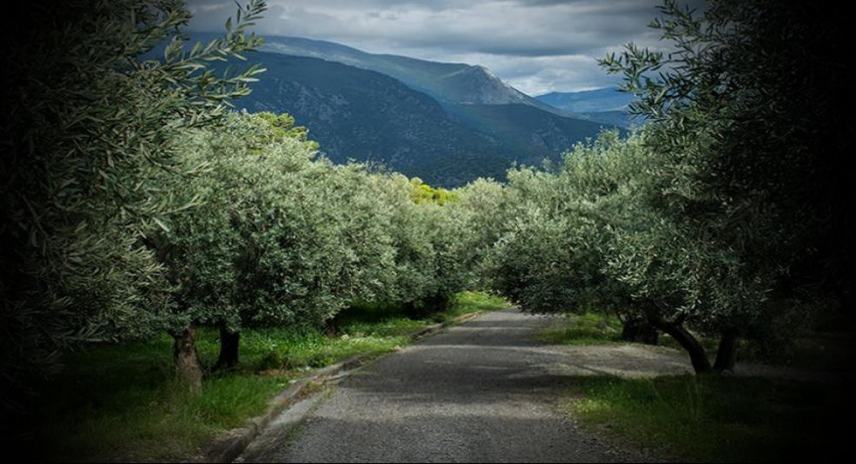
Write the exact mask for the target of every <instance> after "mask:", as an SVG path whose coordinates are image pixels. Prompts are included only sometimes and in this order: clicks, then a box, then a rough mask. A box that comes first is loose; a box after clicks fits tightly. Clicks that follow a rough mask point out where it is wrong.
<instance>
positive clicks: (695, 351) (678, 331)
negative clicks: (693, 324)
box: [652, 321, 711, 374]
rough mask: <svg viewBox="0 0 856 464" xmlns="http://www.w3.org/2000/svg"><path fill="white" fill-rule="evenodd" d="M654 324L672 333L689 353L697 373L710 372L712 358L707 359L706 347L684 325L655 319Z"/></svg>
mask: <svg viewBox="0 0 856 464" xmlns="http://www.w3.org/2000/svg"><path fill="white" fill-rule="evenodd" d="M652 324H653V325H654V326H655V327H657V328H658V329H660V330H662V331H663V332H666V333H667V334H669V335H671V336H672V338H674V339H675V340H677V342H678V343H680V344H681V346H682V347H683V348H684V350H686V351H687V353H689V355H690V361H691V362H692V364H693V369H694V370H695V372H696V374H707V373H709V372H710V370H711V367H710V360H709V359H707V353H705V352H704V347H703V346H701V343H699V341H698V340H696V338H695V337H694V336H693V334H691V333H690V332H689V331H688V330H687V329H686V328H684V326H683V325H681V324H675V323H669V322H659V323H658V322H655V321H652Z"/></svg>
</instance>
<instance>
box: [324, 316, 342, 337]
mask: <svg viewBox="0 0 856 464" xmlns="http://www.w3.org/2000/svg"><path fill="white" fill-rule="evenodd" d="M324 333H325V334H327V335H328V336H330V337H335V336H337V335H339V323H338V321H336V318H335V317H331V318H330V319H327V320H326V321H324Z"/></svg>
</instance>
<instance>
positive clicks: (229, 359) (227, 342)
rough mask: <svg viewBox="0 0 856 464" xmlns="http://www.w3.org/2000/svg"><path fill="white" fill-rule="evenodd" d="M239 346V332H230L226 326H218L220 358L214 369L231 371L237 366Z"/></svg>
mask: <svg viewBox="0 0 856 464" xmlns="http://www.w3.org/2000/svg"><path fill="white" fill-rule="evenodd" d="M240 346H241V332H237V331H235V332H232V331H230V330H229V329H228V327H226V324H220V356H218V357H217V364H215V365H214V368H215V369H231V368H233V367H235V366H237V365H238V361H239V359H238V352H239V350H240Z"/></svg>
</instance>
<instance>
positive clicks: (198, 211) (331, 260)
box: [0, 0, 853, 426]
mask: <svg viewBox="0 0 856 464" xmlns="http://www.w3.org/2000/svg"><path fill="white" fill-rule="evenodd" d="M750 3H751V6H744V3H742V2H738V1H732V0H721V1H717V2H713V4H712V5H711V6H710V7H709V8H708V9H707V10H706V11H705V13H704V15H703V16H701V17H700V16H698V15H696V14H692V13H690V12H689V11H687V10H684V9H682V8H680V7H679V6H677V5H676V4H674V3H672V2H666V3H665V5H664V7H663V13H664V16H665V18H666V19H664V20H662V21H657V22H655V23H654V24H653V25H654V26H655V27H656V28H657V29H659V30H660V31H661V32H662V35H663V38H664V39H665V40H667V41H670V42H671V43H672V45H674V47H675V52H674V53H671V54H668V55H664V54H662V53H659V52H651V51H648V50H644V49H639V48H637V47H635V46H632V45H630V46H628V48H627V50H626V51H625V52H624V53H622V54H620V55H617V56H616V55H612V56H609V57H607V58H605V59H604V60H603V64H604V66H605V67H606V68H607V70H608V71H610V72H614V73H621V74H623V75H624V76H625V78H626V84H625V90H626V91H628V92H632V93H634V94H636V95H637V96H638V101H637V102H636V103H634V104H633V110H634V111H636V112H637V113H638V114H639V115H641V116H643V117H644V120H646V121H647V123H646V125H645V126H644V127H643V128H641V129H639V130H638V131H636V132H635V133H634V134H632V135H629V136H625V135H626V134H621V133H618V132H604V133H602V134H601V135H600V136H599V137H598V138H597V139H596V140H592V141H589V142H588V143H584V144H578V145H577V146H576V147H575V148H573V149H572V150H571V151H569V152H568V153H567V154H566V155H565V156H564V159H563V161H562V162H561V163H556V164H554V165H547V166H544V167H542V168H530V167H519V168H514V169H512V170H510V171H509V172H508V174H507V179H508V180H507V182H506V183H502V184H500V183H497V182H494V181H491V180H483V179H482V180H477V181H474V182H472V183H470V184H468V185H466V186H464V187H461V188H459V189H456V190H454V191H446V190H443V189H435V188H432V187H430V186H429V185H426V184H424V183H423V182H422V181H421V180H419V179H408V178H406V177H405V176H403V175H400V174H395V173H389V172H383V171H377V170H374V169H373V168H372V167H371V166H366V165H363V164H356V163H350V164H339V165H336V164H333V163H332V162H330V161H329V160H327V159H325V158H324V157H323V156H319V154H318V150H319V146H318V144H317V143H315V142H313V141H311V140H310V139H309V135H308V134H307V131H306V130H305V129H303V128H301V127H300V126H299V125H297V124H296V122H295V120H294V119H293V118H292V117H291V116H288V115H277V114H272V113H257V114H250V113H246V112H236V111H229V105H230V102H231V100H232V99H234V98H237V97H241V96H245V95H246V94H247V93H248V92H249V91H250V88H251V87H250V85H251V84H252V83H253V82H254V81H255V80H256V79H257V78H259V77H260V76H259V74H260V73H261V72H262V71H263V69H260V68H259V67H256V66H248V67H246V68H244V69H242V70H241V71H239V72H235V71H233V70H232V69H228V68H223V69H221V68H219V67H215V68H212V67H211V63H212V62H218V61H222V62H229V61H235V60H238V61H240V60H242V59H243V58H245V57H244V54H245V53H246V52H247V51H250V50H252V49H254V48H255V47H257V46H258V45H259V43H260V40H259V39H258V38H256V37H254V36H253V35H250V34H248V33H246V31H247V28H249V27H250V26H252V25H253V21H254V20H255V19H257V18H258V17H259V16H260V15H261V14H262V12H263V11H264V9H265V5H264V2H263V1H260V0H252V1H250V2H249V4H248V5H247V6H245V7H241V9H240V12H239V14H238V15H237V16H236V17H235V19H234V21H230V22H229V23H227V25H226V33H225V35H224V36H223V37H222V38H220V39H216V40H214V41H212V42H210V43H207V44H203V45H197V46H194V47H192V48H189V47H186V46H185V43H184V40H183V39H182V35H181V28H182V27H183V26H185V25H186V23H187V21H188V19H189V13H188V11H187V10H186V9H185V8H184V6H183V4H182V2H181V1H178V0H166V1H163V0H161V1H149V0H121V1H111V2H90V1H72V2H67V3H66V4H65V5H64V6H63V7H61V8H57V9H49V8H38V7H37V8H34V9H32V11H30V12H29V13H28V14H27V15H26V17H25V18H24V19H22V20H21V21H20V23H19V24H18V25H17V29H16V30H15V32H16V33H18V32H19V33H20V36H21V37H20V38H22V39H23V40H22V42H21V43H22V44H23V45H22V46H21V47H18V48H17V49H15V50H14V51H13V52H11V53H9V54H7V55H4V67H5V68H6V69H7V70H11V74H12V75H13V76H14V77H13V80H14V82H13V84H14V88H15V89H17V91H16V92H15V93H14V94H12V95H10V97H11V98H10V102H9V105H7V107H8V108H10V109H9V111H8V114H6V115H5V116H4V118H5V119H4V122H3V132H4V133H3V137H4V139H5V140H8V141H10V144H9V146H10V147H11V153H10V154H9V155H8V156H4V157H3V158H2V160H0V163H2V189H3V200H2V208H3V217H4V223H3V227H2V229H0V234H2V237H0V238H2V241H3V243H4V247H3V250H2V266H0V272H2V284H0V300H2V301H0V304H2V307H1V309H0V323H2V324H0V360H2V366H3V369H2V385H3V394H2V401H3V404H2V407H3V409H4V415H7V414H16V415H26V414H27V412H28V411H30V410H31V409H30V408H29V407H28V405H29V404H30V403H29V402H30V401H31V400H32V398H33V394H34V393H35V389H33V388H32V386H33V385H35V384H38V383H39V381H40V380H43V379H46V378H48V379H50V378H54V377H52V376H53V375H55V374H56V371H57V370H58V367H59V366H60V365H61V363H60V360H61V358H62V356H63V355H65V354H67V353H69V352H73V351H74V350H75V349H78V348H81V347H84V346H91V345H92V344H94V343H99V344H110V343H115V342H119V341H126V340H143V341H142V342H141V343H147V342H146V341H148V343H149V345H146V346H147V347H148V348H146V349H153V347H156V348H158V349H162V350H168V349H170V348H169V346H171V349H172V355H173V356H172V358H173V362H174V365H175V372H176V374H177V377H178V378H179V380H180V382H181V385H182V387H181V391H182V392H183V393H182V394H189V395H191V397H192V395H195V394H198V393H199V392H200V390H201V389H202V387H203V378H205V376H206V375H211V374H212V372H216V371H218V370H226V369H230V368H235V367H236V366H238V365H239V364H240V362H241V359H240V357H239V354H240V353H242V351H241V340H242V337H241V334H242V333H248V334H249V335H250V336H249V337H245V340H246V339H250V340H255V338H256V337H258V336H259V335H258V334H260V333H265V331H266V330H288V331H295V332H293V333H297V332H299V331H307V330H308V331H310V333H312V334H320V333H321V332H320V331H327V332H328V333H336V332H337V331H340V330H342V327H349V326H347V324H345V323H344V322H343V321H342V317H343V315H347V314H348V313H349V312H353V311H360V310H361V308H362V310H366V311H368V309H366V308H373V310H375V311H384V310H386V309H387V308H396V310H400V309H401V308H405V310H406V311H407V314H408V315H409V316H411V317H413V318H420V317H421V318H425V317H426V316H430V313H432V312H439V311H443V310H447V309H448V308H449V307H450V304H451V303H452V300H453V296H454V295H456V294H458V293H459V292H461V291H462V290H466V289H470V288H476V287H481V288H491V289H493V290H495V291H497V292H498V293H500V294H502V295H503V296H506V297H508V298H509V299H510V300H512V301H514V302H515V303H517V304H519V305H520V306H521V307H522V308H523V309H524V310H529V311H534V312H577V313H587V312H595V313H610V314H614V315H617V316H618V317H619V318H620V319H621V321H622V322H623V324H624V328H623V332H624V335H625V336H626V337H628V338H632V339H639V340H645V341H648V342H656V339H657V334H658V333H660V332H662V333H666V334H668V335H669V336H670V337H671V338H672V339H674V340H675V341H677V342H678V343H679V344H680V346H681V347H683V348H684V349H685V350H686V351H687V353H688V354H689V356H690V359H691V361H692V364H693V366H694V368H695V370H696V371H697V372H698V373H710V372H722V371H727V370H731V369H733V368H734V365H735V362H736V360H737V349H738V346H739V343H738V341H739V340H741V339H752V340H754V341H756V342H758V343H759V344H760V345H764V346H769V347H771V348H775V347H779V346H781V345H782V344H783V343H787V341H788V339H789V338H790V336H791V334H792V333H793V332H794V331H795V330H796V329H799V328H801V327H804V326H805V325H806V323H807V322H809V321H810V320H811V318H812V317H813V315H814V314H816V309H817V308H833V309H836V308H838V307H844V308H847V305H848V304H849V302H850V301H851V298H852V296H851V295H852V293H851V286H850V284H851V281H852V270H853V269H852V219H851V216H850V214H851V213H850V212H849V209H848V208H849V202H848V200H849V197H848V193H847V192H848V188H849V186H850V185H851V184H850V183H851V181H852V179H851V178H852V171H851V170H847V169H844V168H843V161H842V160H843V155H842V154H843V153H846V152H847V149H849V147H850V143H851V142H850V140H851V139H852V137H846V136H847V135H848V132H847V130H846V129H847V128H848V126H847V123H846V122H845V121H844V120H839V119H835V118H833V117H832V116H834V115H835V114H837V112H836V111H837V110H838V109H840V108H839V105H840V104H841V103H840V101H839V100H837V99H835V98H833V97H830V96H829V95H827V94H826V93H818V92H816V91H815V90H814V89H818V88H820V89H824V92H827V91H829V92H832V94H833V95H836V91H837V92H838V93H837V94H838V95H852V90H850V89H849V88H845V87H846V86H845V84H844V81H843V80H842V79H841V78H840V77H839V73H838V72H836V71H837V70H836V69H835V65H831V64H829V63H832V62H834V61H835V59H836V58H835V56H836V55H835V54H834V53H832V52H828V53H830V54H829V55H823V56H825V57H827V58H828V60H820V61H816V62H815V61H812V62H811V63H810V64H806V63H804V62H803V61H804V58H805V56H807V55H811V54H812V53H814V52H815V51H816V50H817V48H818V44H819V43H826V42H824V41H825V40H829V41H832V42H834V43H843V41H841V42H835V40H834V39H837V38H838V37H839V35H836V34H840V33H841V30H839V29H836V28H835V27H832V28H826V26H824V25H823V24H822V22H821V21H820V19H819V18H820V13H819V11H818V10H817V9H813V7H789V8H777V7H776V6H775V2H767V1H761V0H759V1H756V2H750ZM771 12H775V14H770V13H771ZM45 25H47V26H48V27H44V26H45ZM37 26H38V27H37ZM779 30H787V31H791V32H792V34H791V35H781V34H772V33H770V31H779ZM794 37H796V38H794ZM165 44H166V45H165ZM164 46H165V48H164ZM161 48H164V49H163V50H162V52H161V51H160V49H161ZM188 48H189V49H188ZM154 55H158V58H157V59H155V58H152V56H154ZM830 57H832V58H830ZM34 76H35V77H34ZM261 77H263V75H262V76H261ZM830 89H832V90H830ZM848 92H849V93H848ZM842 100H844V99H842ZM479 109H480V107H474V109H473V111H476V110H479ZM523 109H525V107H524V108H523ZM10 115H13V116H10ZM481 116H483V117H485V118H487V117H488V116H485V115H481ZM337 316H338V317H337ZM351 329H352V327H351V328H350V329H348V328H346V329H345V330H346V331H348V330H351ZM214 330H216V336H217V338H218V340H219V344H218V346H217V347H216V351H217V359H216V361H214V360H213V359H212V358H213V357H207V358H205V359H200V356H199V354H198V349H197V343H196V342H197V339H198V338H199V333H200V331H201V333H202V334H207V335H208V337H207V340H208V342H207V343H210V340H211V337H210V334H212V333H214V332H213V331H214ZM289 333H292V332H289ZM164 334H167V335H166V336H167V337H168V338H167V339H164V338H163V337H164V336H165V335H164ZM700 336H705V337H714V338H716V339H717V340H718V348H717V352H716V357H715V359H714V361H713V362H711V360H710V359H709V358H708V355H707V353H706V352H705V349H704V347H703V345H702V343H701V342H700V339H699V337H700ZM152 340H155V341H156V342H152ZM164 340H168V341H167V342H164ZM251 343H255V342H251ZM211 349H212V348H211V347H210V346H206V348H205V350H206V351H211ZM248 352H249V353H254V351H253V350H252V349H251V350H249V351H247V350H245V351H243V353H245V354H246V353H248ZM83 359H85V357H84V358H83ZM158 359H161V358H158ZM203 361H207V362H203ZM257 361H258V360H253V361H252V362H254V363H256V362H257ZM280 361H281V360H280ZM258 362H260V361H258ZM289 362H291V361H289ZM214 378H216V375H215V377H214ZM274 384H275V382H271V383H270V385H268V386H267V387H264V388H269V387H270V386H271V385H274ZM270 388H272V387H270ZM227 422H228V421H227ZM5 425H6V424H5V423H4V426H5Z"/></svg>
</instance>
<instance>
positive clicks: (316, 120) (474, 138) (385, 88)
mask: <svg viewBox="0 0 856 464" xmlns="http://www.w3.org/2000/svg"><path fill="white" fill-rule="evenodd" d="M254 57H258V58H260V61H261V62H262V63H263V64H264V66H265V67H266V68H267V69H268V71H267V72H266V73H265V75H264V79H263V80H262V82H260V83H258V84H257V85H255V86H254V87H253V92H252V94H250V95H249V96H248V97H245V98H243V99H241V100H239V101H238V102H237V103H238V104H239V106H241V107H243V108H245V109H247V110H249V111H273V112H286V113H289V114H291V115H293V116H294V117H295V118H296V119H297V121H299V123H300V124H301V125H304V126H306V127H308V128H309V131H310V134H311V137H312V138H313V139H314V140H316V141H318V142H319V143H320V144H321V149H322V151H323V152H324V153H325V154H326V155H327V156H328V157H329V158H330V159H332V160H333V161H335V162H338V163H343V162H346V161H347V160H348V159H355V160H359V161H371V162H376V163H381V164H384V165H386V166H387V167H389V168H390V169H393V170H396V171H400V172H403V173H406V174H407V175H409V176H418V177H421V178H422V179H424V180H425V181H427V182H430V183H435V184H438V185H446V186H454V185H460V184H463V183H465V182H467V181H469V180H472V179H473V178H475V177H479V176H487V177H498V176H501V175H502V174H503V173H504V171H505V169H506V168H507V166H508V165H509V164H510V160H509V159H508V158H504V157H502V156H500V153H501V152H502V151H503V150H502V149H501V146H500V144H499V143H497V141H496V139H495V138H492V137H491V136H489V135H486V134H482V133H480V132H478V131H475V130H472V129H470V128H468V127H466V126H464V125H463V124H461V123H459V122H457V121H454V120H453V119H451V118H450V117H449V116H448V115H447V113H446V111H445V110H444V109H443V107H442V106H441V105H440V104H439V103H437V101H436V100H434V99H432V98H431V97H429V96H428V95H425V94H423V93H420V92H417V91H415V90H413V89H411V88H409V87H407V86H405V85H404V84H402V83H400V82H398V81H396V80H395V79H392V78H390V77H388V76H384V75H382V74H380V73H376V72H372V71H366V70H363V69H358V68H354V67H352V66H346V65H343V64H339V63H333V62H329V61H324V60H319V59H315V58H305V57H293V56H286V55H281V54H273V53H258V54H255V55H254Z"/></svg>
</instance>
